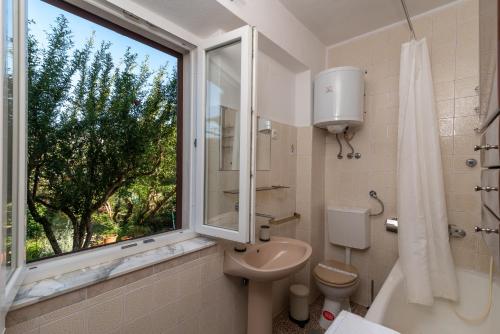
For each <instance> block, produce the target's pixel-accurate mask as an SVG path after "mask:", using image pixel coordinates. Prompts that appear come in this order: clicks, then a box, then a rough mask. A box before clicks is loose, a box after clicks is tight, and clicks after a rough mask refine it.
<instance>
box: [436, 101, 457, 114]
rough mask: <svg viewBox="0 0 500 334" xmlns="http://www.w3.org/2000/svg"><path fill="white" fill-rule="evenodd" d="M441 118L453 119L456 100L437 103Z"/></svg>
mask: <svg viewBox="0 0 500 334" xmlns="http://www.w3.org/2000/svg"><path fill="white" fill-rule="evenodd" d="M436 106H437V110H438V115H439V118H452V117H453V116H454V106H455V101H454V100H442V101H439V102H437V103H436Z"/></svg>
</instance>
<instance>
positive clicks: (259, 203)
mask: <svg viewBox="0 0 500 334" xmlns="http://www.w3.org/2000/svg"><path fill="white" fill-rule="evenodd" d="M272 128H273V131H274V138H273V139H271V152H270V153H271V168H270V170H258V171H257V177H256V186H257V187H266V186H273V185H282V186H287V187H290V188H288V189H276V190H267V191H258V192H257V193H256V208H255V209H256V212H258V213H264V214H269V215H272V216H274V217H276V218H284V217H289V216H292V215H293V213H294V212H295V211H296V208H295V192H296V186H295V184H296V183H295V182H296V164H297V163H296V161H297V128H296V127H294V126H291V125H286V124H282V123H278V122H274V121H273V122H272ZM267 223H268V221H267V219H265V218H259V217H257V218H256V224H255V225H256V228H255V233H256V236H255V239H256V240H259V231H260V226H262V225H265V224H267ZM298 224H299V222H298V221H297V220H294V221H290V222H287V223H284V224H281V225H271V235H274V236H282V237H289V238H295V236H296V227H297V225H298ZM290 283H291V279H290V278H285V279H283V280H280V281H276V282H274V283H273V314H274V315H276V314H278V313H279V312H280V311H282V310H283V309H284V308H286V307H287V306H288V294H289V293H288V288H289V286H290Z"/></svg>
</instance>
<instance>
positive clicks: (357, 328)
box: [325, 311, 401, 334]
mask: <svg viewBox="0 0 500 334" xmlns="http://www.w3.org/2000/svg"><path fill="white" fill-rule="evenodd" d="M353 333H356V334H401V333H399V332H396V331H395V330H392V329H390V328H387V327H384V326H381V325H379V324H376V323H374V322H371V321H368V320H366V319H365V318H362V317H360V316H359V315H356V314H352V313H351V312H347V311H342V312H340V314H339V316H338V317H337V318H336V319H335V321H334V322H333V324H332V325H331V326H330V327H329V328H328V330H327V331H326V333H325V334H353Z"/></svg>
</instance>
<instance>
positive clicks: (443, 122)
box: [439, 118, 453, 137]
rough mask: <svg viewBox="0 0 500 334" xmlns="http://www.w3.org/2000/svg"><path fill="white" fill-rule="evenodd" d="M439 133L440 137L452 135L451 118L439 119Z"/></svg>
mask: <svg viewBox="0 0 500 334" xmlns="http://www.w3.org/2000/svg"><path fill="white" fill-rule="evenodd" d="M439 135H440V136H441V137H446V136H452V135H453V118H443V119H440V120H439Z"/></svg>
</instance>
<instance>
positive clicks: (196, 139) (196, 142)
mask: <svg viewBox="0 0 500 334" xmlns="http://www.w3.org/2000/svg"><path fill="white" fill-rule="evenodd" d="M193 144H194V147H198V138H195V139H194V143H193Z"/></svg>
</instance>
